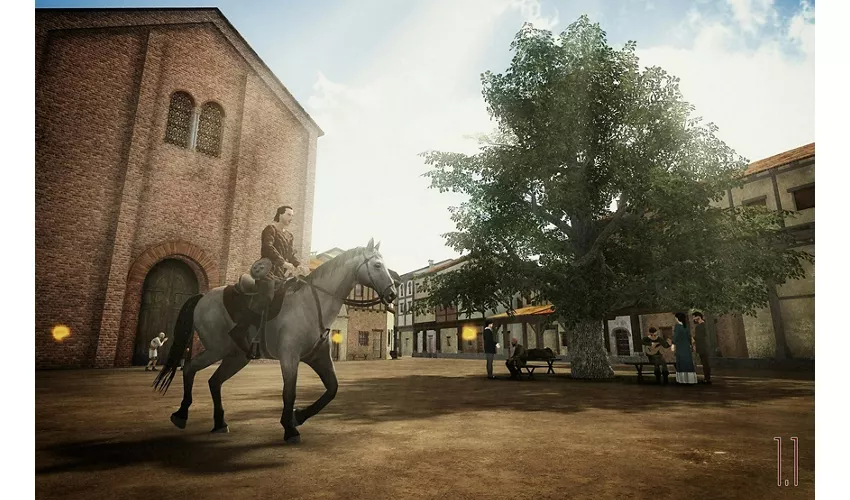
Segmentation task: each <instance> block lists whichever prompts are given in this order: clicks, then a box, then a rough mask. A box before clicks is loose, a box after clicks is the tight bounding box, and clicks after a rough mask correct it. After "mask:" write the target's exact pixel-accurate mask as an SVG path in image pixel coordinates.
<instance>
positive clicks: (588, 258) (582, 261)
mask: <svg viewBox="0 0 850 500" xmlns="http://www.w3.org/2000/svg"><path fill="white" fill-rule="evenodd" d="M627 209H628V203H627V200H626V198H625V197H623V198H621V199H620V206H619V207H617V211H616V212H615V213H614V217H612V218H611V220H610V221H609V222H608V224H606V225H605V228H604V229H602V232H600V233H599V236H597V237H596V240H595V241H594V242H593V245H591V247H590V250H589V251H588V252H587V253H586V254H584V255H582V256H581V258H579V259H578V260H576V261H574V262H573V267H582V266H586V265H588V264H590V263H591V262H593V261H594V260H595V259H596V258H597V257H598V256H599V254H600V253H601V252H602V245H604V244H605V242H606V241H608V238H610V237H611V236H612V235H613V234H614V232H616V231H617V229H619V227H620V223H621V222H622V220H623V217H625V215H626V210H627Z"/></svg>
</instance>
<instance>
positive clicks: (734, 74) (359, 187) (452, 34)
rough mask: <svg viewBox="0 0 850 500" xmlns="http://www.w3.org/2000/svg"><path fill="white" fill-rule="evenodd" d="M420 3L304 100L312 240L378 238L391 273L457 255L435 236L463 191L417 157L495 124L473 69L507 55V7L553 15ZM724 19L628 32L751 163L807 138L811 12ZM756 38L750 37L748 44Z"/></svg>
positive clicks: (538, 22) (458, 145)
mask: <svg viewBox="0 0 850 500" xmlns="http://www.w3.org/2000/svg"><path fill="white" fill-rule="evenodd" d="M767 4H769V2H768V3H767ZM748 5H749V7H748V8H749V9H750V10H748V11H744V10H741V11H739V12H740V14H736V15H738V16H739V17H740V22H742V23H743V22H749V23H750V25H752V26H760V24H759V23H761V24H762V25H763V24H765V23H766V22H767V21H761V20H762V19H764V20H770V19H772V18H773V17H774V16H775V13H774V12H773V11H772V10H769V11H768V12H762V11H760V10H759V9H760V8H761V7H760V6H761V5H766V4H765V3H764V2H762V3H758V2H756V3H753V4H748ZM698 8H699V7H698ZM417 9H418V10H416V11H414V12H413V13H411V15H410V16H409V17H408V18H407V19H405V20H401V21H400V22H399V23H397V25H395V26H394V27H393V29H394V31H393V33H392V34H391V36H389V37H388V39H387V43H385V44H384V48H383V49H382V50H379V51H375V52H372V53H370V54H368V55H367V56H365V57H364V58H363V61H362V64H361V71H360V72H359V73H358V74H354V75H351V76H347V77H345V79H344V80H343V79H342V77H334V78H329V77H327V76H325V75H327V74H330V73H328V72H326V73H325V74H318V75H317V79H316V82H315V84H314V87H313V93H312V95H311V97H310V98H309V99H308V100H307V102H306V106H307V108H308V110H309V112H310V114H311V115H312V116H313V117H314V118H315V119H316V121H317V122H318V123H319V124H320V125H321V126H322V128H323V129H324V130H325V132H326V135H325V136H324V137H322V138H321V139H320V140H319V149H318V154H317V170H316V191H315V210H314V214H313V241H312V247H313V249H314V250H318V251H323V250H326V249H328V248H331V247H335V246H338V247H341V248H351V247H354V246H358V245H364V244H365V243H366V242H367V241H368V240H369V238H371V237H375V238H376V240H381V241H382V245H381V248H382V250H383V253H384V256H385V257H386V259H387V262H388V265H389V266H390V267H392V268H394V269H396V270H397V271H399V272H406V271H409V270H413V269H416V268H418V267H421V266H423V265H425V264H426V263H427V261H428V260H429V259H433V260H435V261H439V260H442V259H445V258H450V257H455V256H456V254H455V253H454V251H452V250H451V249H449V248H446V247H445V245H444V240H443V238H442V237H441V236H440V235H441V234H442V233H445V232H449V231H452V230H454V223H453V222H451V220H450V219H449V214H448V211H447V207H448V206H450V205H456V204H458V203H459V202H460V201H462V198H460V197H458V196H452V195H449V194H446V193H442V194H441V193H439V192H437V191H434V190H430V189H427V187H428V184H429V181H428V179H425V178H422V177H421V174H422V173H424V172H425V171H426V170H427V169H428V167H427V166H426V165H424V163H423V160H422V158H421V157H419V156H417V155H418V154H419V153H421V152H423V151H426V150H430V149H437V150H449V151H461V152H468V153H471V152H474V151H475V150H476V148H477V143H476V142H475V141H473V140H470V139H467V137H468V136H470V135H473V134H479V133H486V132H489V131H491V130H492V128H493V126H494V125H493V123H491V122H490V120H489V116H488V115H487V112H486V106H485V103H484V100H483V98H482V96H481V93H480V89H481V85H480V79H479V73H480V72H481V71H483V70H485V69H490V68H484V67H481V65H482V64H483V63H482V61H483V59H484V56H485V55H486V53H487V51H488V50H491V51H492V50H499V51H501V52H502V53H504V61H505V65H507V64H508V57H509V54H508V53H507V51H506V47H501V46H500V47H497V48H495V49H494V48H493V47H492V44H493V41H492V40H493V38H494V35H495V33H494V30H495V29H496V27H497V26H498V25H500V24H501V21H502V19H503V17H504V16H508V15H509V16H512V19H515V20H516V22H517V23H516V24H515V26H516V28H519V26H520V25H521V22H522V21H523V20H525V21H529V22H532V23H533V24H534V25H535V27H538V28H555V27H556V25H557V24H558V13H557V12H554V13H552V14H551V15H549V16H548V17H547V15H546V14H548V13H549V11H548V10H546V14H544V9H542V8H541V6H540V2H539V1H537V0H522V1H520V0H469V1H464V2H454V1H450V0H446V1H435V2H422V3H418V4H417ZM744 12H747V14H746V15H745V14H744ZM726 17H727V18H726V19H712V18H711V17H710V16H709V15H708V14H705V13H704V12H702V11H698V10H693V11H692V12H691V14H690V15H689V16H688V18H687V20H685V22H683V24H682V26H680V27H679V29H680V32H679V35H680V36H681V37H683V40H684V39H685V38H686V39H687V41H688V43H690V42H691V41H693V44H692V46H691V47H690V48H682V47H683V46H686V45H687V44H684V45H683V44H682V43H679V42H678V41H677V42H672V41H671V43H670V44H667V45H662V46H654V47H644V46H641V45H640V43H639V44H638V47H639V55H640V56H641V62H642V64H643V65H656V64H657V65H660V66H662V67H664V68H665V69H667V70H668V71H669V72H671V73H673V74H675V75H677V76H679V77H680V78H681V79H682V82H681V88H682V90H683V92H684V94H685V97H686V99H688V100H689V101H690V102H692V103H693V104H694V105H695V106H697V110H698V113H699V114H701V115H702V116H704V117H705V118H706V119H707V120H709V121H714V122H715V123H716V124H717V125H718V126H719V127H720V132H719V134H720V136H721V137H722V138H723V139H724V140H726V141H727V143H728V144H730V145H731V146H732V147H734V148H735V149H736V150H737V151H738V152H739V153H741V154H743V155H745V156H747V157H748V158H750V159H751V160H754V159H758V158H762V157H765V156H769V155H772V154H775V153H778V152H781V151H784V150H787V149H790V148H793V147H796V146H799V145H802V144H805V143H808V142H811V141H812V140H814V105H813V103H814V26H813V22H814V9H813V8H810V7H806V8H805V9H802V10H801V11H800V14H799V15H798V16H796V17H794V18H793V19H792V20H790V21H789V22H788V23H787V24H786V25H785V26H783V27H782V29H781V30H779V31H778V32H777V33H780V34H777V35H775V36H771V37H769V38H764V37H762V38H759V37H757V36H753V34H751V33H749V32H748V33H746V34H744V33H742V32H741V30H740V29H734V28H733V27H732V26H730V25H731V21H732V13H731V12H730V11H727V12H726ZM735 19H738V18H737V17H736V18H735ZM759 31H763V30H756V33H758V32H759ZM774 31H775V30H774ZM745 36H746V39H745V38H744V37H745ZM753 40H760V41H759V42H758V43H757V44H756V46H755V47H753V45H752V43H753ZM789 47H793V48H795V51H789ZM493 69H499V68H493Z"/></svg>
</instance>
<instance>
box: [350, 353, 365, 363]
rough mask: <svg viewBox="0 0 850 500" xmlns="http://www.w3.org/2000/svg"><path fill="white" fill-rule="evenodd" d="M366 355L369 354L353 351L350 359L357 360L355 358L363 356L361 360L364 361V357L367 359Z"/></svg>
mask: <svg viewBox="0 0 850 500" xmlns="http://www.w3.org/2000/svg"><path fill="white" fill-rule="evenodd" d="M368 357H369V355H368V354H358V353H355V354H352V355H351V360H352V361H357V358H363V361H366V359H368Z"/></svg>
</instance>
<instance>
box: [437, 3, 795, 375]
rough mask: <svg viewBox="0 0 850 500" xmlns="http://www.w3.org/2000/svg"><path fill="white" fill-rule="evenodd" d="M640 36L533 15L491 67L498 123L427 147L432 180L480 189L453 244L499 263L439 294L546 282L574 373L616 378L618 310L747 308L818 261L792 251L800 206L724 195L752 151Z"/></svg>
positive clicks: (449, 187) (486, 82) (488, 95)
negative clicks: (610, 37) (477, 137)
mask: <svg viewBox="0 0 850 500" xmlns="http://www.w3.org/2000/svg"><path fill="white" fill-rule="evenodd" d="M635 47H636V44H635V43H634V42H629V43H627V44H625V46H624V47H623V48H622V49H619V50H618V49H615V48H612V47H611V46H609V44H608V43H607V40H606V36H605V32H604V31H602V29H601V28H600V26H599V25H598V24H593V23H591V22H590V21H589V20H588V18H587V17H585V16H583V17H581V18H579V20H578V21H577V22H575V23H573V24H572V25H571V26H570V27H569V28H567V30H565V31H564V32H563V33H562V34H561V35H560V36H558V37H555V36H553V34H552V33H551V32H549V31H544V30H537V29H534V28H533V27H531V26H528V25H526V26H524V27H523V29H522V30H521V31H520V32H519V33H518V34H517V36H516V38H515V40H514V42H513V43H512V45H511V48H512V50H513V51H514V57H513V60H512V62H511V65H510V67H509V68H508V69H507V70H506V71H505V72H504V73H501V74H494V73H491V72H487V73H485V74H484V75H482V81H483V86H484V89H483V94H484V98H485V100H486V102H487V105H488V111H489V112H490V115H491V117H492V118H493V119H494V120H495V121H496V123H497V124H498V128H497V130H496V132H494V133H493V134H492V135H491V136H489V137H487V138H485V140H484V141H483V143H482V147H481V148H480V150H479V153H477V154H474V155H465V154H459V153H451V152H435V151H432V152H427V153H423V155H424V156H425V158H426V163H427V164H428V165H430V166H432V170H430V171H429V172H428V173H426V174H425V175H426V176H429V177H430V178H431V187H432V188H435V189H439V190H440V191H441V192H444V191H454V192H459V193H465V194H466V195H468V196H469V201H467V202H465V203H463V204H462V205H461V206H459V207H455V208H453V209H452V218H453V220H454V222H455V223H456V226H457V230H456V231H455V232H452V233H449V234H447V235H445V236H446V238H447V242H448V244H449V245H450V246H452V247H453V248H455V249H456V250H458V251H460V252H464V253H469V254H470V255H471V256H473V257H475V258H477V259H481V261H482V262H485V263H487V265H486V266H484V265H482V266H476V267H475V268H470V269H469V270H467V271H466V273H465V275H464V279H463V280H449V279H444V280H443V285H442V286H437V290H435V291H434V292H433V293H434V294H435V295H436V296H439V297H441V299H440V300H442V301H444V302H445V301H446V300H447V297H451V296H452V295H453V294H455V295H458V296H463V295H464V293H465V292H464V288H469V289H474V288H488V287H487V284H490V285H492V284H494V283H497V284H498V286H500V287H503V288H505V290H504V292H503V294H510V293H513V292H514V291H520V290H529V289H534V290H536V291H538V292H539V293H540V294H542V296H543V297H544V298H545V299H547V300H549V301H551V302H552V303H553V304H554V305H555V306H556V311H557V313H558V315H559V317H560V320H561V321H563V322H564V323H565V326H566V327H567V328H568V329H569V330H570V332H571V338H570V354H571V357H572V363H571V364H572V374H573V376H574V377H578V378H608V377H612V376H613V370H612V369H611V367H610V365H609V363H608V359H607V353H606V352H605V349H604V343H603V335H602V321H603V320H604V318H606V317H609V316H610V315H611V314H615V313H616V312H618V311H624V310H641V309H644V310H677V309H685V308H688V307H699V308H701V309H705V310H708V311H712V312H714V313H717V314H723V313H728V312H742V313H751V312H753V311H754V310H755V309H756V308H759V307H763V306H765V305H766V304H767V302H768V292H767V290H768V286H769V285H771V284H775V283H782V282H784V281H785V280H786V279H789V278H798V277H802V276H803V274H804V271H803V267H802V263H801V260H803V259H808V258H810V256H809V255H807V254H805V253H802V252H798V251H795V250H793V249H790V248H789V246H788V238H789V236H788V235H787V234H786V233H785V232H783V231H782V227H781V226H782V218H783V217H784V216H787V215H788V214H786V213H777V212H774V211H768V210H759V209H755V210H742V209H739V208H736V209H730V208H728V207H724V206H721V205H722V204H721V203H719V201H720V200H721V199H722V196H723V194H724V193H725V192H726V190H727V189H728V188H731V187H734V186H736V185H737V183H738V182H740V177H741V174H742V173H743V171H744V169H745V168H746V161H745V160H744V159H743V158H741V157H740V156H739V155H737V154H736V153H735V152H734V151H733V150H732V149H731V148H729V147H728V146H727V145H726V144H725V143H723V141H721V140H720V139H718V138H717V137H716V136H715V132H716V130H717V129H716V127H715V126H714V125H713V124H707V125H706V124H703V122H702V120H701V119H699V118H694V117H693V116H692V115H693V111H694V109H693V107H692V106H691V105H689V104H688V103H687V102H685V101H684V99H683V96H682V94H681V92H680V91H679V86H678V79H676V78H675V77H673V76H671V75H669V74H668V73H666V72H665V71H664V70H663V69H661V68H658V67H650V68H644V69H641V68H640V66H639V63H638V58H637V56H636V55H635ZM474 270H478V272H477V273H473V271H474ZM436 285H439V283H437V284H436Z"/></svg>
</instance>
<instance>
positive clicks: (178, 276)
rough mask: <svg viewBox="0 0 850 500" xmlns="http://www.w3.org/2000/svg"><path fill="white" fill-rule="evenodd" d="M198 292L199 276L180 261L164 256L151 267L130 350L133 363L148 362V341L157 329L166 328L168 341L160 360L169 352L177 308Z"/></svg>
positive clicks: (156, 333) (160, 354) (143, 291)
mask: <svg viewBox="0 0 850 500" xmlns="http://www.w3.org/2000/svg"><path fill="white" fill-rule="evenodd" d="M197 293H198V280H197V278H196V277H195V273H194V272H193V271H192V269H191V268H190V267H189V266H188V265H186V264H185V263H184V262H182V261H179V260H176V259H166V260H164V261H162V262H160V263H159V264H157V265H156V266H154V267H153V269H151V270H150V272H149V273H148V275H147V277H146V278H145V284H144V287H143V288H142V305H141V308H140V309H139V324H138V328H137V329H136V343H135V349H134V351H133V364H134V365H144V364H145V363H147V361H148V348H149V347H150V342H151V340H153V338H154V337H156V336H157V335H158V334H159V332H165V336H166V337H168V342H166V343H165V345H164V346H163V347H161V348H160V349H159V360H160V362H162V361H163V360H164V358H165V357H166V356H168V351H169V349H170V348H171V344H172V341H173V338H172V337H173V334H174V324H175V322H176V321H177V315H178V314H179V313H180V308H181V307H183V304H184V303H185V302H186V300H188V299H189V297H192V296H193V295H197Z"/></svg>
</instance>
